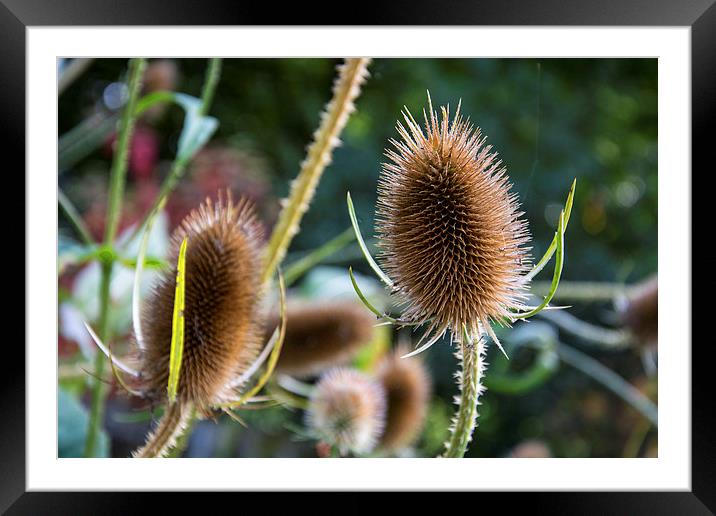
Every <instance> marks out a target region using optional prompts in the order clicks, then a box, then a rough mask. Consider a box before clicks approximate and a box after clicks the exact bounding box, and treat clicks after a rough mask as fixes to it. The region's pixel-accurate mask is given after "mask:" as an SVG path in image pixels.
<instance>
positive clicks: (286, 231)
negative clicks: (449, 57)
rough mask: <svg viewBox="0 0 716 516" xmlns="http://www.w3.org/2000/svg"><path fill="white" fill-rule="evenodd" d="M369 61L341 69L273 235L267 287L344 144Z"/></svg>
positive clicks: (350, 63)
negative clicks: (333, 157) (336, 151)
mask: <svg viewBox="0 0 716 516" xmlns="http://www.w3.org/2000/svg"><path fill="white" fill-rule="evenodd" d="M369 62H370V59H367V58H352V59H346V62H345V64H343V65H342V66H341V67H340V74H339V76H338V79H337V80H336V82H335V84H334V86H333V99H332V100H331V101H330V103H329V104H328V106H327V108H326V111H324V113H323V114H322V115H321V125H320V126H319V127H318V129H317V130H316V132H315V133H314V140H313V143H312V144H311V146H310V147H309V148H308V155H307V157H306V159H305V160H304V162H303V163H302V165H301V171H300V172H299V174H298V176H297V177H296V179H295V180H294V182H293V184H292V185H291V193H290V195H289V198H288V201H287V203H286V205H285V208H284V209H283V210H282V211H281V214H280V215H279V219H278V222H277V223H276V227H275V229H274V231H273V233H272V235H271V240H270V241H269V244H268V249H267V253H266V262H265V266H264V270H263V273H262V274H261V284H262V286H263V287H264V288H266V287H267V286H268V284H269V282H270V281H271V278H272V277H273V275H274V272H276V268H277V267H278V265H279V264H280V263H281V262H282V261H283V258H284V256H285V255H286V251H287V249H288V246H289V245H290V243H291V240H292V239H293V237H294V235H295V234H296V233H298V228H299V225H300V224H301V218H302V217H303V214H304V213H305V212H306V210H308V205H309V204H310V202H311V199H313V194H314V193H315V191H316V186H318V181H319V180H320V179H321V175H322V174H323V171H324V170H325V168H326V166H328V164H329V163H330V162H331V154H332V152H333V149H334V148H335V147H336V146H337V145H338V144H339V142H340V140H339V139H338V137H339V136H340V134H341V131H342V130H343V128H344V127H345V125H346V123H347V122H348V117H349V116H350V114H351V113H352V112H353V111H355V105H354V104H353V102H354V100H355V99H356V98H357V97H358V95H359V94H360V87H361V84H363V82H364V81H365V79H366V78H367V76H368V70H367V67H368V63H369Z"/></svg>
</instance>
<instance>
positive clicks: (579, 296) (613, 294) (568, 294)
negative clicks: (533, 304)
mask: <svg viewBox="0 0 716 516" xmlns="http://www.w3.org/2000/svg"><path fill="white" fill-rule="evenodd" d="M549 289H550V284H549V282H546V281H533V282H532V286H531V287H530V290H531V292H532V294H534V295H535V296H542V295H545V294H546V293H547V292H549ZM630 290H631V287H630V286H629V285H624V284H623V283H599V282H592V281H562V282H560V284H559V289H558V290H557V292H556V293H555V295H554V298H553V299H554V300H557V299H559V300H561V301H585V302H588V301H591V302H599V301H613V300H614V299H617V298H619V297H620V296H623V295H627V294H628V293H629V292H630Z"/></svg>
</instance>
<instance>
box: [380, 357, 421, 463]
mask: <svg viewBox="0 0 716 516" xmlns="http://www.w3.org/2000/svg"><path fill="white" fill-rule="evenodd" d="M408 350H409V347H408V346H407V345H402V344H401V345H399V346H398V347H397V348H396V349H395V351H394V352H393V353H391V354H390V355H388V356H387V357H385V358H384V359H383V360H382V361H381V363H380V364H379V366H378V369H377V372H376V377H377V378H378V380H379V381H380V383H381V384H382V385H383V389H384V390H385V396H386V402H387V410H386V417H385V429H384V431H383V435H382V436H381V438H380V447H381V448H382V449H384V450H400V449H402V448H405V447H407V446H409V445H411V444H412V443H413V441H414V440H415V438H416V437H417V436H418V434H419V433H420V430H421V428H422V427H423V423H424V422H425V415H426V412H427V408H428V403H429V401H430V392H431V383H432V382H431V380H430V375H429V374H428V371H427V369H426V367H425V364H424V362H423V360H422V359H421V358H420V357H410V358H405V359H401V358H400V357H401V356H403V355H405V354H406V353H407V352H408Z"/></svg>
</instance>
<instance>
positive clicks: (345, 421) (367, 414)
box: [306, 367, 385, 455]
mask: <svg viewBox="0 0 716 516" xmlns="http://www.w3.org/2000/svg"><path fill="white" fill-rule="evenodd" d="M384 422H385V392H384V391H383V387H382V386H381V384H380V383H379V382H378V381H376V380H374V379H372V378H370V377H368V376H366V375H365V374H363V373H361V372H360V371H357V370H355V369H349V368H345V367H337V368H334V369H330V370H328V371H326V372H325V373H324V374H323V375H322V376H321V379H320V380H319V381H318V383H317V384H316V386H315V388H314V389H313V392H312V393H311V398H310V401H309V407H308V410H307V412H306V423H307V425H308V427H309V428H311V429H312V430H313V432H315V433H316V435H317V436H318V437H319V438H320V439H321V440H323V441H325V442H327V443H328V444H330V445H332V446H336V447H337V448H338V450H339V451H340V453H341V454H342V455H345V454H346V453H347V452H349V451H350V452H354V453H358V454H361V453H368V452H370V451H371V450H373V448H374V447H375V445H376V443H377V442H378V438H379V437H380V434H381V432H382V431H383V426H384Z"/></svg>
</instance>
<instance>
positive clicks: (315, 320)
mask: <svg viewBox="0 0 716 516" xmlns="http://www.w3.org/2000/svg"><path fill="white" fill-rule="evenodd" d="M286 320H287V322H286V336H285V338H284V341H283V348H282V349H281V355H280V356H279V359H278V363H277V364H276V370H277V371H278V372H281V373H285V374H290V375H295V376H312V375H316V374H319V373H320V372H321V371H323V370H324V369H326V368H327V367H330V366H335V365H340V364H343V363H345V362H347V361H349V360H350V359H351V358H353V357H354V356H355V354H356V353H357V352H358V350H359V349H360V348H361V347H362V346H363V345H364V344H367V343H369V342H370V341H371V339H372V337H373V332H374V328H373V326H374V324H375V319H374V318H373V317H372V316H371V315H370V314H369V313H368V312H366V311H365V310H364V309H363V307H362V306H361V305H358V304H357V303H355V302H351V301H342V302H341V301H338V302H319V303H310V304H309V303H302V302H293V303H290V304H289V305H288V308H287V311H286ZM277 325H278V316H276V317H275V318H274V320H271V321H269V323H268V324H267V326H266V329H267V331H273V328H275V327H276V326H277Z"/></svg>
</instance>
